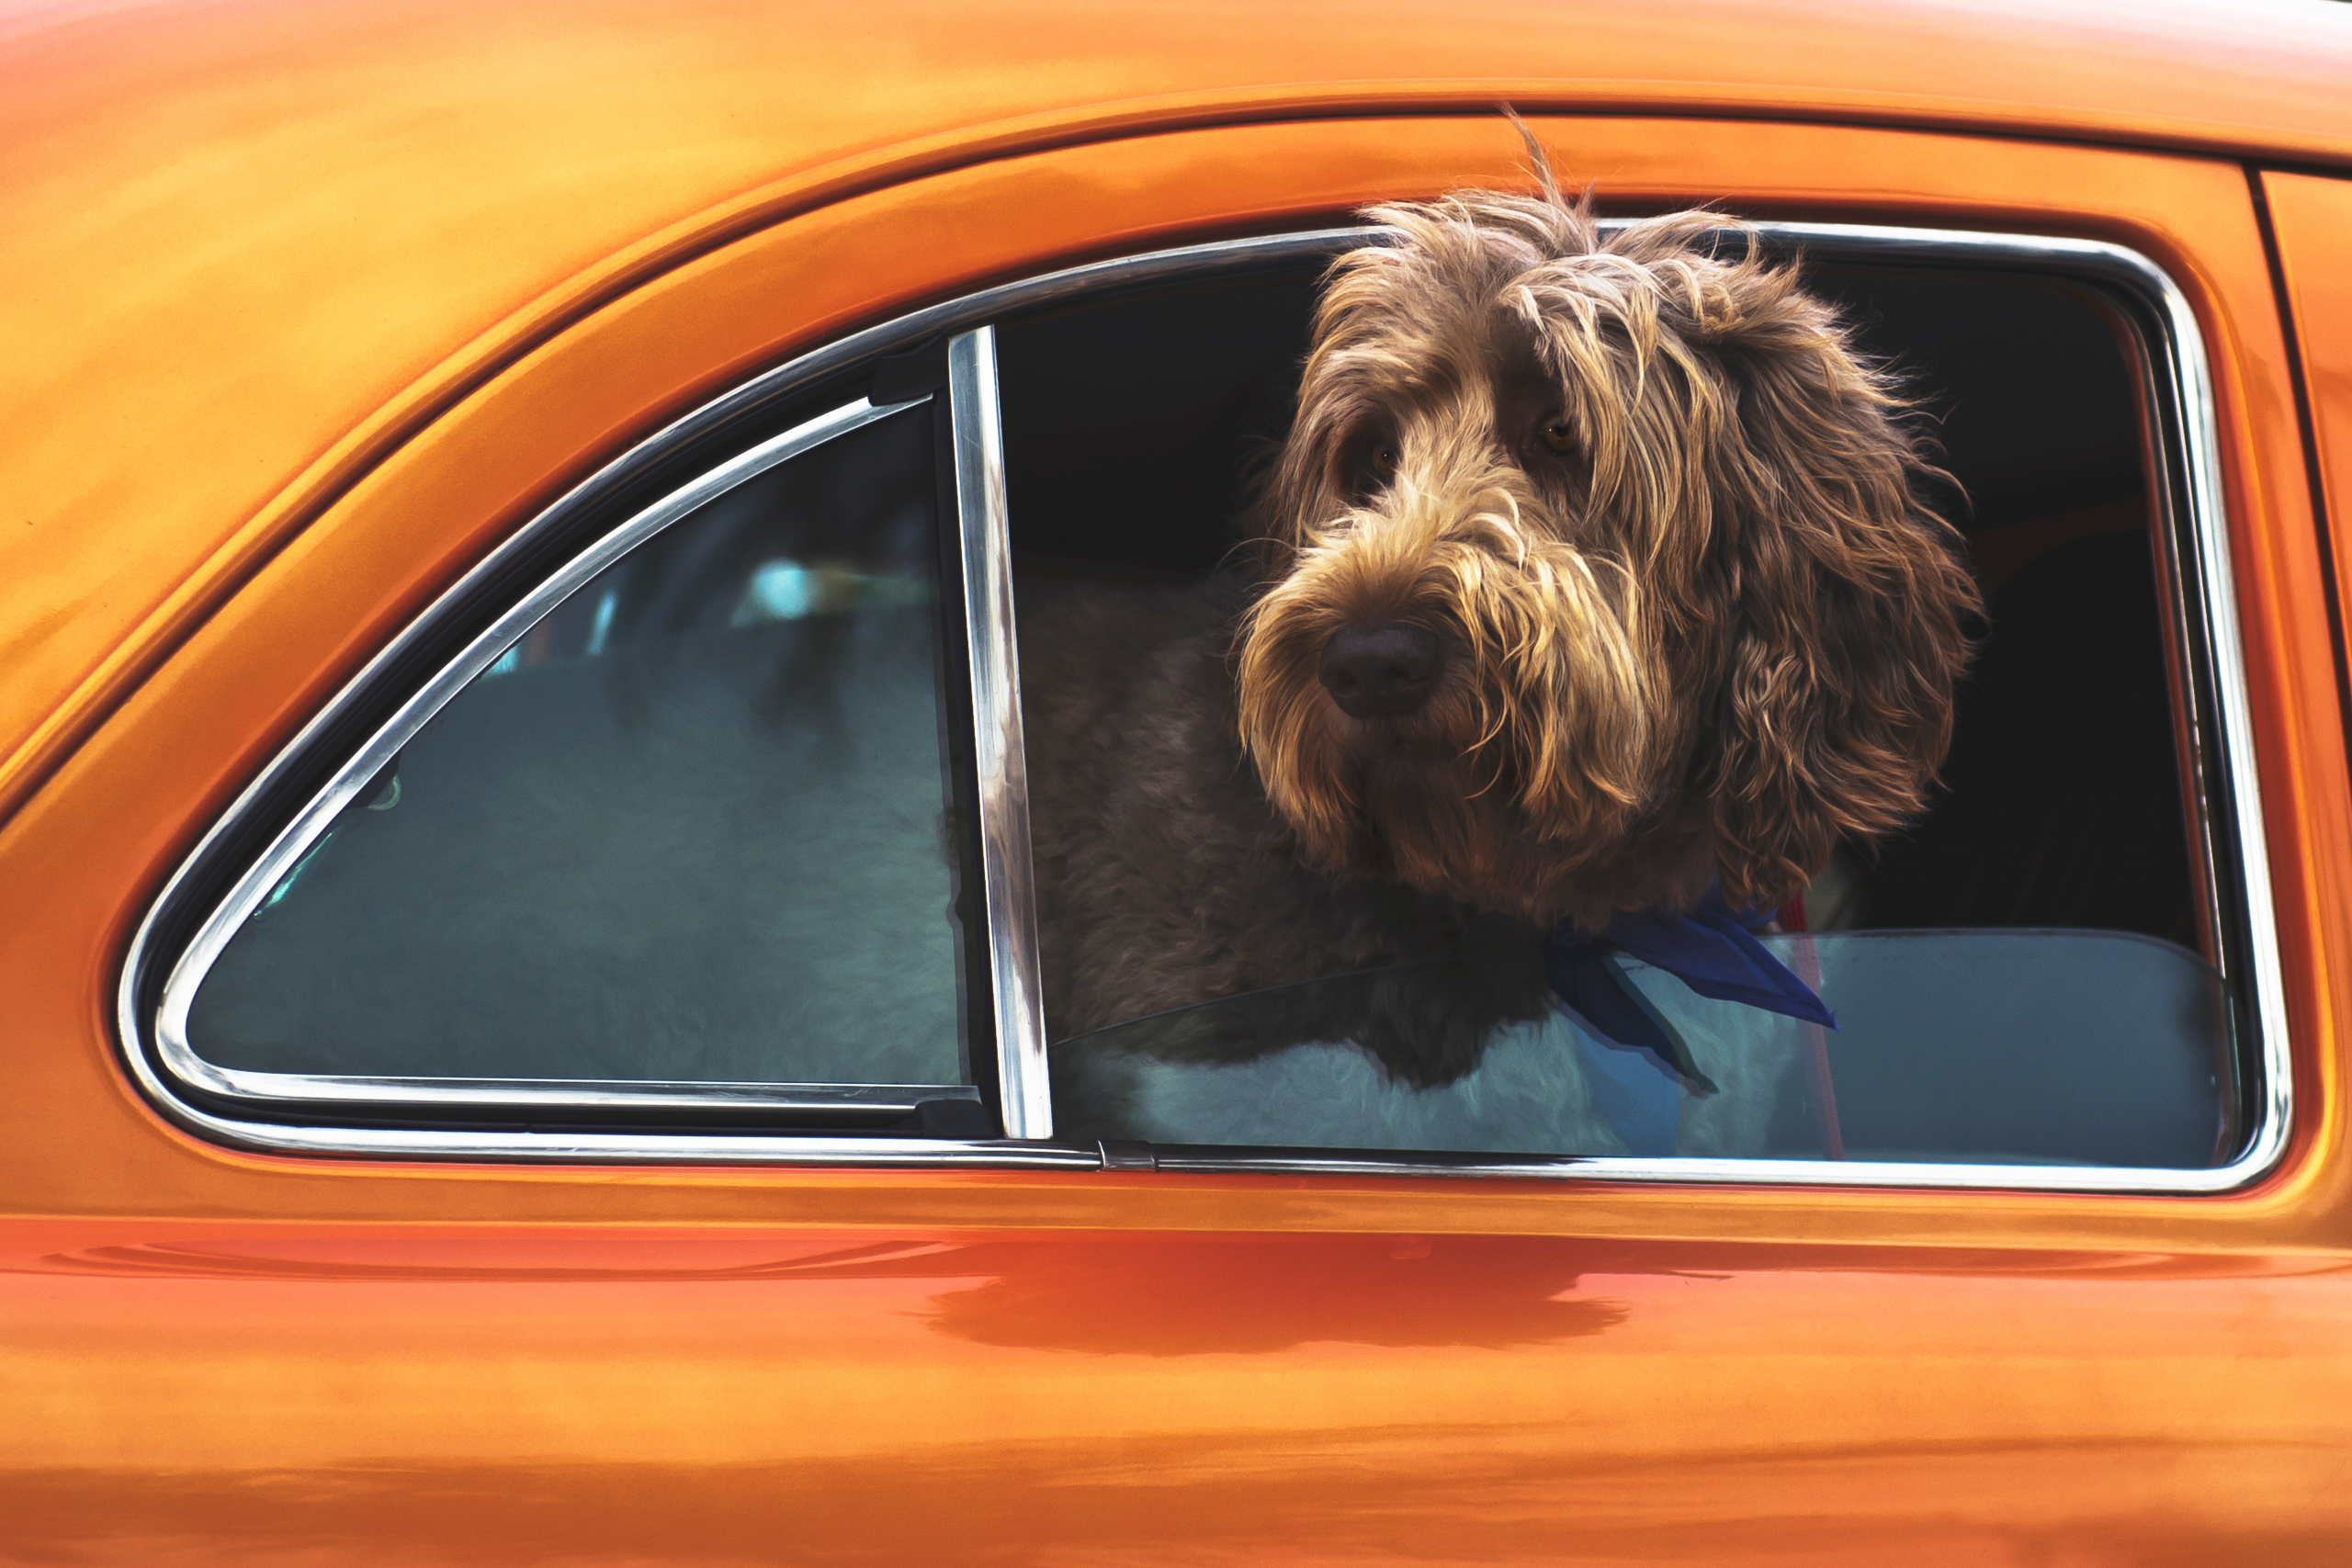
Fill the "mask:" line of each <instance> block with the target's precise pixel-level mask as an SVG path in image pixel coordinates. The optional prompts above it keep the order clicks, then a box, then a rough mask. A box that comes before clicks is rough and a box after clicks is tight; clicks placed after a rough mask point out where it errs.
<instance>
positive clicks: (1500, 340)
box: [1237, 175, 1978, 928]
mask: <svg viewBox="0 0 2352 1568" xmlns="http://www.w3.org/2000/svg"><path fill="white" fill-rule="evenodd" d="M1544 184H1545V187H1546V194H1545V195H1544V196H1540V197H1528V196H1514V195H1508V194H1503V193H1498V192H1487V191H1465V192H1460V193H1457V194H1455V195H1453V196H1451V197H1446V198H1444V199H1442V200H1440V201H1435V202H1430V203H1416V204H1408V205H1397V206H1390V207H1382V208H1376V209H1372V210H1371V211H1370V212H1369V213H1368V214H1367V216H1368V217H1369V218H1371V219H1372V220H1374V221H1376V222H1379V223H1382V224H1385V225H1386V226H1387V227H1388V228H1389V229H1390V230H1391V231H1392V233H1393V236H1394V238H1393V241H1392V243H1385V244H1373V245H1368V246H1365V247H1363V248H1362V249H1359V250H1355V251H1352V252H1351V253H1349V254H1347V255H1346V256H1344V257H1342V258H1341V259H1340V261H1339V262H1338V263H1336V264H1335V265H1334V266H1333V268H1332V270H1331V273H1330V275H1329V279H1328V281H1327V286H1326V288H1325V292H1324V295H1323V298H1322V301H1321V304H1320V307H1319V309H1318V310H1317V318H1316V329H1315V338H1314V345H1313V349H1312V351H1311V353H1310V355H1309V357H1308V360H1307V363H1306V371H1305V375H1304V378H1303V381H1302V384H1301V387H1300V392H1299V406H1298V412H1297V416H1296V419H1295V423H1294V425H1293V428H1292V431H1291V434H1290V436H1289V438H1288V440H1287V442H1286V444H1285V445H1284V446H1283V450H1282V452H1281V454H1280V457H1278V459H1277V460H1276V462H1275V465H1274V467H1273V468H1272V470H1271V472H1270V474H1269V476H1268V478H1267V480H1266V482H1265V485H1264V487H1263V492H1262V494H1261V498H1260V501H1259V503H1258V506H1257V509H1256V511H1255V513H1253V521H1254V523H1255V525H1256V528H1257V531H1258V533H1259V534H1260V536H1261V539H1260V544H1259V550H1260V559H1261V568H1262V575H1263V580H1264V581H1263V583H1262V588H1261V593H1260V596H1259V597H1258V598H1257V599H1256V601H1255V603H1254V605H1253V607H1252V609H1251V610H1250V614H1249V615H1248V616H1247V617H1246V618H1245V620H1244V622H1243V624H1242V626H1241V631H1240V638H1239V642H1238V649H1237V656H1238V686H1239V719H1240V725H1241V730H1242V738H1243V741H1244V743H1245V745H1246V746H1247V748H1248V750H1249V752H1250V757H1251V760H1252V761H1253V762H1254V764H1255V766H1256V767H1257V769H1258V772H1259V774H1260V776H1261V779H1262V781H1263V783H1264V784H1265V788H1266V791H1267V794H1268V796H1269V797H1270V798H1271V800H1272V803H1273V805H1274V807H1275V808H1276V810H1277V811H1278V812H1279V813H1280V815H1281V816H1282V818H1283V819H1284V821H1285V822H1286V824H1287V825H1288V827H1289V828H1290V829H1291V830H1292V832H1293V834H1294V835H1295V839H1296V841H1297V845H1298V850H1299V853H1300V855H1301V857H1302V858H1303V859H1304V860H1306V862H1307V863H1309V864H1312V865H1314V866H1316V867H1317V869H1320V870H1323V871H1327V872H1329V873H1332V874H1339V875H1342V876H1365V877H1384V878H1393V879H1395V880H1397V881H1401V882H1403V883H1406V884H1408V885H1409V886H1413V887H1416V888H1419V889H1421V890H1423V891H1427V892H1430V893H1436V894H1440V895H1442V896H1445V897H1451V898H1453V899H1456V900H1458V901H1460V902H1462V903H1464V904H1468V905H1471V906H1474V907H1476V908H1485V909H1492V910H1499V911H1503V912H1506V913H1509V914H1511V915H1515V916H1518V917H1521V918H1523V919H1528V920H1530V921H1532V922H1533V923H1535V924H1538V925H1546V926H1548V925H1551V924H1554V923H1556V922H1558V921H1561V920H1570V921H1574V922H1577V923H1578V924H1581V925H1585V926H1587V927H1592V928H1597V927H1599V926H1600V925H1601V924H1604V923H1605V922H1606V921H1607V919H1609V917H1610V915H1611V913H1612V912H1614V911H1615V910H1617V909H1620V908H1644V907H1653V906H1664V907H1677V906H1688V905H1689V904H1691V903H1692V902H1695V901H1696V900H1697V899H1698V898H1699V897H1701V896H1702V894H1703V892H1704V890H1705V888H1706V886H1707V884H1708V882H1709V881H1710V879H1712V878H1715V877H1720V878H1721V881H1722V885H1723V887H1724V893H1725V895H1726V897H1729V898H1730V899H1731V900H1732V902H1733V903H1734V904H1735V905H1736V906H1738V905H1747V904H1754V903H1764V902H1777V901H1779V900H1781V899H1784V898H1786V897H1790V896H1791V895H1792V894H1793V893H1794V892H1796V891H1797V890H1798V889H1799V888H1800V887H1802V886H1804V882H1805V881H1806V880H1807V878H1808V877H1809V876H1810V874H1812V873H1813V872H1814V871H1815V869H1817V868H1818V867H1819V865H1820V864H1821V863H1822V862H1823V861H1825V860H1826V858H1827V856H1828V853H1829V851H1830V849H1831V847H1832V846H1833V845H1834V844H1835V843H1836V842H1837V841H1838V840H1839V839H1840V838H1842V837H1847V836H1856V837H1867V836H1870V835H1874V834H1878V833H1883V832H1884V831H1886V830H1888V829H1892V828H1894V827H1895V826H1897V825H1898V824H1900V823H1901V822H1902V821H1903V820H1905V818H1907V817H1909V816H1911V815H1913V814H1915V813H1916V812H1917V811H1918V810H1919V808H1920V807H1921V805H1922V802H1923V797H1924V793H1925V790H1926V788H1927V785H1928V782H1929V781H1930V779H1931V778H1932V776H1933V773H1934V772H1935V769H1936V768H1937V766H1938V765H1939V763H1940V762H1941V761H1942V758H1943V754H1944V751H1945V749H1946V747H1947V745H1948V743H1949V741H1950V737H1951V702H1952V687H1953V683H1954V682H1955V681H1956V679H1957V678H1958V676H1959V673H1960V671H1961V669H1962V664H1963V662H1964V660H1965V658H1966V655H1967V639H1966V637H1965V634H1964V631H1963V622H1964V620H1965V618H1966V617H1967V616H1968V615H1970V613H1971V612H1972V611H1973V610H1974V609H1975V608H1976V607H1977V605H1978V598H1977V593H1976V590H1975V587H1974V584H1973V582H1972V581H1971V580H1970V578H1969V576H1968V574H1967V572H1966V570H1964V569H1963V568H1962V566H1961V565H1960V563H1959V560H1958V558H1957V553H1956V549H1955V541H1954V536H1952V534H1951V530H1950V529H1949V527H1948V526H1947V525H1944V524H1943V523H1942V522H1940V521H1939V520H1938V519H1937V518H1935V517H1934V516H1933V515H1932V514H1931V513H1928V512H1927V511H1925V510H1924V509H1923V508H1922V507H1921V505H1920V504H1919V503H1918V502H1917V501H1916V500H1915V498H1914V494H1913V484H1912V481H1913V479H1915V478H1916V477H1917V475H1919V474H1920V473H1921V472H1922V471H1923V469H1924V466H1923V464H1922V461H1921V459H1920V457H1919V456H1918V453H1917V443H1916V439H1915V437H1914V436H1913V435H1912V434H1910V433H1909V432H1908V431H1907V430H1906V429H1905V426H1904V425H1903V423H1901V422H1900V421H1901V415H1902V414H1903V412H1905V411H1904V405H1903V403H1902V401H1901V400H1900V398H1899V396H1898V393H1897V390H1896V389H1895V388H1894V385H1893V383H1892V382H1891V380H1890V378H1888V377H1887V376H1886V374H1885V373H1884V372H1883V371H1882V370H1881V369H1879V368H1877V367H1873V366H1872V365H1871V364H1869V363H1867V362H1865V361H1864V360H1863V359H1862V358H1860V356H1858V355H1857V354H1856V352H1855V351H1854V349H1853V348H1852V346H1851V345H1850V344H1849V339H1848V336H1847V333H1846V332H1845V330H1844V329H1843V328H1842V326H1841V325H1840V323H1839V321H1838V317H1837V314H1836V312H1835V311H1834V310H1832V309H1831V308H1830V307H1829V306H1827V305H1826V304H1824V303H1823V302H1822V301H1820V300H1818V299H1815V298H1813V297H1812V296H1810V295H1808V294H1807V293H1806V292H1804V289H1803V288H1800V287H1799V285H1798V280H1797V277H1796V275H1795V272H1794V269H1793V268H1792V266H1788V265H1772V264H1771V263H1770V262H1769V261H1768V260H1766V259H1764V258H1763V257H1762V255H1761V254H1760V246H1758V244H1757V243H1755V236H1754V235H1753V234H1748V235H1747V236H1746V241H1747V243H1742V228H1743V226H1742V225H1740V224H1738V223H1736V222H1733V221H1731V220H1726V219H1724V217H1722V216H1721V215H1718V214H1714V213H1707V212H1684V213H1678V214H1675V215H1672V216H1669V217H1664V218H1656V219H1649V220H1642V221H1639V222H1635V223H1633V224H1630V225H1628V226H1626V227H1623V228H1621V229H1618V230H1616V231H1613V232H1604V231H1602V230H1600V227H1599V226H1598V225H1597V224H1596V223H1595V222H1594V220H1593V219H1592V217H1591V214H1590V212H1589V209H1588V208H1586V207H1584V206H1581V205H1577V204H1571V203H1567V202H1565V201H1563V200H1561V199H1560V197H1558V195H1557V192H1556V190H1555V189H1553V188H1552V186H1551V181H1550V179H1549V176H1548V175H1545V178H1544Z"/></svg>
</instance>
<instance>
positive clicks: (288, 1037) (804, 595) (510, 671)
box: [188, 406, 973, 1086]
mask: <svg viewBox="0 0 2352 1568" xmlns="http://www.w3.org/2000/svg"><path fill="white" fill-rule="evenodd" d="M933 440H934V436H933V412H932V410H931V409H930V408H929V407H928V406H925V407H922V408H917V409H912V410H909V411H906V412H899V413H896V414H892V415H889V416H888V417H885V418H882V419H880V420H878V421H876V422H873V423H866V424H865V425H863V426H861V427H858V428H856V429H854V430H852V431H851V432H849V433H848V434H842V435H839V436H837V437H835V438H834V439H832V440H831V441H830V442H827V443H826V444H824V445H822V446H818V447H816V448H814V449H813V450H809V451H806V452H803V453H802V454H800V455H799V456H797V457H793V458H791V459H789V460H787V461H786V462H784V463H782V464H780V465H778V466H776V467H774V468H770V469H768V470H767V471H766V472H764V473H763V474H761V475H759V476H758V477H756V478H754V479H751V480H749V481H748V482H746V483H743V484H741V486H739V487H738V488H736V489H734V490H732V491H729V492H727V493H725V494H723V495H721V496H719V497H718V498H717V499H715V500H713V501H710V502H707V503H706V504H704V505H703V506H702V507H701V508H700V509H699V510H697V511H695V512H694V513H691V514H689V515H688V516H686V517H685V518H684V519H683V520H682V521H680V522H678V523H677V524H675V525H673V526H671V527H669V528H667V529H666V530H664V531H662V532H661V533H659V534H657V535H655V536H653V537H652V538H650V540H649V541H647V542H646V543H644V544H643V545H641V546H639V547H638V548H637V549H636V550H635V551H634V552H633V553H632V554H630V555H628V556H627V557H625V558H622V559H621V560H619V561H618V562H616V564H614V565H613V566H611V567H609V568H608V569H606V570H604V571H603V572H602V573H600V574H599V575H597V576H595V577H594V578H592V579H591V580H589V581H586V582H585V583H583V584H582V585H581V586H580V587H579V588H578V589H577V591H575V592H572V593H571V594H570V595H569V596H568V597H567V598H566V599H565V600H564V601H563V602H562V603H561V604H560V605H559V606H558V607H557V608H556V609H555V610H554V611H553V612H552V613H550V614H549V615H547V616H546V617H544V618H543V619H542V620H540V621H539V623H538V624H537V626H534V627H533V628H532V629H531V630H530V631H529V632H527V633H526V634H525V635H524V636H523V637H521V638H520V639H519V640H518V641H517V642H515V644H514V646H513V647H511V648H509V649H506V650H505V652H504V653H503V655H502V656H501V657H500V658H499V659H498V660H496V662H494V663H492V665H490V666H489V667H488V668H487V669H486V670H484V671H482V672H481V674H480V675H479V676H477V677H476V678H475V679H474V680H473V681H472V682H470V683H469V685H468V686H466V687H465V688H464V690H463V691H461V692H460V693H459V694H458V695H457V696H456V697H455V698H453V699H452V700H451V701H450V702H449V703H448V704H447V706H445V707H444V708H443V709H442V710H441V711H440V712H439V714H438V715H436V716H435V717H434V718H433V719H432V720H431V722H429V723H428V724H426V725H425V726H424V728H423V729H421V730H420V731H418V733H417V734H416V735H415V736H414V737H413V738H412V739H410V740H409V741H408V742H407V743H406V745H405V746H403V747H402V749H401V752H400V754H399V756H398V758H397V759H396V760H395V761H394V763H393V764H392V765H391V766H390V767H388V768H387V769H386V770H385V771H384V772H383V773H381V774H379V777H378V778H377V779H376V780H375V781H373V782H372V783H371V784H369V785H368V787H367V788H366V789H364V790H363V791H362V792H361V795H360V796H359V797H358V798H357V799H356V800H355V801H354V803H353V804H352V806H351V807H349V808H348V809H347V810H345V812H344V813H343V814H342V815H341V816H340V817H339V818H337V819H336V820H335V821H334V824H333V826H332V828H331V829H329V830H328V831H327V832H326V833H325V834H324V835H323V836H322V837H321V838H320V839H318V840H316V841H315V843H314V844H313V845H312V846H311V849H310V851H309V852H308V853H307V854H305V855H304V856H303V858H302V859H301V860H300V863H297V864H296V865H295V866H294V867H293V868H292V869H291V870H290V871H289V872H288V874H286V875H285V876H284V877H283V878H282V879H281V880H280V881H279V882H278V883H277V886H276V887H275V888H273V889H272V890H271V891H270V892H269V893H268V895H267V896H266V898H265V899H264V900H263V902H262V903H261V905H260V907H259V908H257V909H256V910H255V911H254V913H253V915H252V916H251V917H250V918H249V919H247V920H246V921H245V923H244V925H243V928H242V929H241V930H240V931H238V932H237V934H236V936H235V937H234V939H233V940H232V941H231V942H229V943H228V945H227V947H226V948H225V950H224V951H223V952H222V953H220V957H219V959H218V961H217V962H216V963H215V964H214V965H213V967H212V968H211V970H210V972H209V975H208V976H206V978H205V979H204V981H203V984H202V986H201V987H200V989H199V990H198V992H197V995H196V997H195V998H194V1002H193V1005H192V1009H191V1012H190V1017H189V1023H188V1030H189V1039H190V1042H191V1043H192V1044H193V1046H194V1048H195V1049H196V1051H197V1053H198V1055H201V1056H202V1057H204V1058H205V1059H206V1060H207V1061H209V1062H211V1063H213V1064H216V1065H218V1066H224V1067H232V1068H243V1069H251V1070H260V1071H268V1072H278V1073H297V1074H334V1075H365V1076H374V1077H435V1078H448V1077H472V1078H481V1077H488V1078H530V1079H604V1080H668V1081H679V1080H698V1081H707V1082H734V1083H814V1084H912V1085H931V1086H961V1085H969V1084H971V1083H972V1082H973V1077H972V1073H971V1068H970V1064H969V1061H968V1059H967V1055H968V1054H967V1050H966V1047H965V1045H964V1043H963V1041H964V1039H965V1033H964V1030H963V1029H962V1027H961V1022H960V1017H961V1012H962V1010H963V1002H962V999H961V997H960V988H961V987H960V980H959V976H961V975H962V973H963V970H962V966H961V963H960V959H959V947H960V943H961V942H962V941H964V940H965V933H964V932H963V931H962V928H961V925H960V922H959V919H958V913H957V910H958V894H959V881H960V874H959V869H958V868H959V860H958V854H957V852H956V843H955V842H954V841H953V839H952V837H951V832H950V829H949V826H948V824H949V822H950V820H951V811H950V807H951V804H952V799H953V790H952V787H951V782H950V773H949V767H948V758H949V749H948V747H947V746H946V744H945V741H944V737H945V735H946V733H947V731H946V730H945V728H944V724H945V722H946V714H945V712H944V706H943V699H942V693H943V689H944V681H943V670H944V661H943V637H942V617H941V607H940V592H939V582H940V562H941V542H940V523H939V517H938V502H937V485H936V480H935V477H934V463H933Z"/></svg>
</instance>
